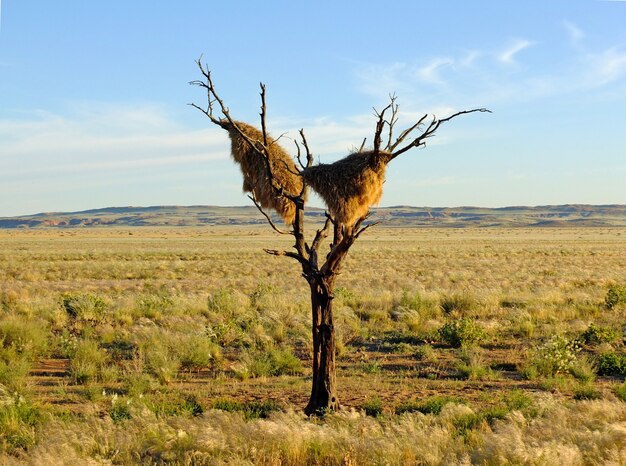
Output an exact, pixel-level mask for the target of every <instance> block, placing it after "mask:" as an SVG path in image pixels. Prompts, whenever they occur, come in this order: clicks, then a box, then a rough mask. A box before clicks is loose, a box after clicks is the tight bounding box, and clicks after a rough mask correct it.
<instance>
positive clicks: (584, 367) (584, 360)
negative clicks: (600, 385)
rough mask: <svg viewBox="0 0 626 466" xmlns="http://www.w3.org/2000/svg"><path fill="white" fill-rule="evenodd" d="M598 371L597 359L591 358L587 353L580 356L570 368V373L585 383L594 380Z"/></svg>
mask: <svg viewBox="0 0 626 466" xmlns="http://www.w3.org/2000/svg"><path fill="white" fill-rule="evenodd" d="M596 372H597V368H596V365H595V361H593V360H591V359H590V358H589V357H588V356H587V355H583V356H582V357H580V358H578V360H577V361H576V362H575V363H574V365H572V367H570V369H569V373H570V374H572V376H574V378H575V379H578V380H580V381H581V382H583V383H589V382H593V381H594V380H595V379H596Z"/></svg>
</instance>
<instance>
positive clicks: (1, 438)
mask: <svg viewBox="0 0 626 466" xmlns="http://www.w3.org/2000/svg"><path fill="white" fill-rule="evenodd" d="M42 422H43V413H42V412H41V410H40V409H39V408H38V407H37V406H35V405H33V404H32V403H30V402H28V401H27V400H25V399H24V397H23V396H21V395H19V394H17V393H14V394H10V393H9V392H8V391H7V390H6V389H4V388H3V387H2V385H0V452H7V453H9V454H17V453H19V452H23V451H25V450H27V449H28V448H29V447H31V446H33V445H34V444H35V440H36V439H35V434H36V428H37V427H38V426H39V425H40V424H41V423H42Z"/></svg>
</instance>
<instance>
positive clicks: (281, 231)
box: [248, 195, 292, 235]
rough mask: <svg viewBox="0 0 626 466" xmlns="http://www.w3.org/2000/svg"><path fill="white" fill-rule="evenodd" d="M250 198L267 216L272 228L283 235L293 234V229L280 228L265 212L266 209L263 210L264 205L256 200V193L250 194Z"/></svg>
mask: <svg viewBox="0 0 626 466" xmlns="http://www.w3.org/2000/svg"><path fill="white" fill-rule="evenodd" d="M248 199H250V200H251V201H252V202H254V205H255V206H256V208H257V209H259V212H261V213H262V214H263V216H264V217H265V219H266V220H267V223H269V224H270V226H271V227H272V229H273V230H274V231H275V232H276V233H279V234H281V235H290V234H292V232H291V231H284V230H281V229H280V228H278V227H277V226H276V224H275V223H274V222H273V221H272V219H271V217H270V216H269V215H268V214H267V212H265V210H263V207H261V204H259V203H258V202H257V200H256V198H255V197H254V195H248Z"/></svg>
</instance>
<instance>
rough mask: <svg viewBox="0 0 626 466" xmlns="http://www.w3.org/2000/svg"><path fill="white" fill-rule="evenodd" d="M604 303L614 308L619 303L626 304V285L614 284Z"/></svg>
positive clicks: (609, 307)
mask: <svg viewBox="0 0 626 466" xmlns="http://www.w3.org/2000/svg"><path fill="white" fill-rule="evenodd" d="M604 304H605V306H606V307H607V308H608V309H613V308H614V307H615V306H617V305H619V304H626V285H612V286H610V287H609V289H608V291H607V292H606V297H605V298H604Z"/></svg>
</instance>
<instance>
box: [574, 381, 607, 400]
mask: <svg viewBox="0 0 626 466" xmlns="http://www.w3.org/2000/svg"><path fill="white" fill-rule="evenodd" d="M600 398H602V393H601V392H600V391H599V390H598V389H597V388H595V387H594V386H593V385H587V384H585V385H581V386H580V387H578V388H576V389H574V399H575V400H599V399H600Z"/></svg>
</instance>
